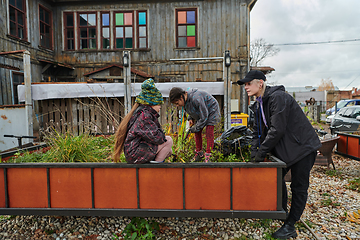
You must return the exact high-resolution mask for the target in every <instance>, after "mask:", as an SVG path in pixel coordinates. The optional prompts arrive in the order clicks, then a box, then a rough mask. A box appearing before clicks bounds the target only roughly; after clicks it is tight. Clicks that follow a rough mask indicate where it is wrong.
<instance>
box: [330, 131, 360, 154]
mask: <svg viewBox="0 0 360 240" xmlns="http://www.w3.org/2000/svg"><path fill="white" fill-rule="evenodd" d="M337 135H338V136H339V137H340V139H339V141H338V143H337V149H336V151H335V152H336V153H338V154H341V155H343V156H345V157H348V158H352V159H355V160H358V161H360V135H357V134H349V133H343V132H337Z"/></svg>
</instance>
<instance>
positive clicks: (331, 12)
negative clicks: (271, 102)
mask: <svg viewBox="0 0 360 240" xmlns="http://www.w3.org/2000/svg"><path fill="white" fill-rule="evenodd" d="M359 9H360V0H258V1H257V2H256V4H255V6H254V8H253V9H252V11H251V12H250V21H251V22H250V41H252V40H254V39H259V38H264V39H265V41H266V42H267V43H271V44H287V43H308V42H328V41H341V40H353V39H359V41H352V42H345V43H327V44H306V45H305V44H304V45H288V46H286V45H285V46H283V45H279V46H276V47H278V48H280V52H279V53H278V54H277V55H276V56H273V57H269V58H266V59H265V60H264V61H263V63H262V64H261V65H262V66H271V67H273V68H275V71H274V72H273V73H271V74H270V75H269V76H268V81H269V82H275V83H276V84H277V85H280V84H282V85H284V86H285V87H303V86H313V87H318V86H319V84H320V82H321V79H325V80H327V79H331V80H332V82H333V84H334V86H336V87H338V88H339V89H341V90H344V89H351V88H352V87H357V88H360V12H359Z"/></svg>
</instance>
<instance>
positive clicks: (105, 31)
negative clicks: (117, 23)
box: [101, 12, 110, 49]
mask: <svg viewBox="0 0 360 240" xmlns="http://www.w3.org/2000/svg"><path fill="white" fill-rule="evenodd" d="M101 43H102V44H101V48H102V49H110V13H109V12H103V13H101Z"/></svg>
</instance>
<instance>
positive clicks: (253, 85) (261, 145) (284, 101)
mask: <svg viewBox="0 0 360 240" xmlns="http://www.w3.org/2000/svg"><path fill="white" fill-rule="evenodd" d="M265 81H266V77H265V75H264V74H263V73H262V72H261V71H258V70H251V71H249V72H248V74H247V75H246V77H245V78H244V79H241V80H239V81H238V82H237V83H238V84H239V85H242V84H245V86H244V88H245V90H246V92H247V94H248V96H256V101H255V103H254V104H253V105H252V106H251V107H250V108H251V109H252V111H253V112H254V113H255V124H254V132H253V140H252V143H251V156H252V161H253V162H262V161H264V159H265V157H266V155H267V154H268V153H271V154H273V155H274V156H275V157H277V158H279V159H280V160H282V161H284V162H285V163H286V168H285V169H284V170H283V183H282V185H283V197H282V206H283V208H284V210H285V211H286V213H287V214H286V215H287V218H286V220H285V222H284V224H283V226H282V227H281V228H280V229H279V230H277V231H276V232H275V233H273V235H272V237H274V238H280V239H289V238H291V237H293V238H295V237H296V236H297V233H296V230H295V226H294V225H295V223H296V222H297V221H298V220H300V217H301V215H302V213H303V211H304V209H305V205H306V201H307V197H308V193H307V190H308V187H309V177H310V171H311V168H312V167H313V165H314V162H315V158H316V154H317V149H319V148H320V146H321V142H320V140H319V137H318V135H317V134H316V132H315V130H314V128H313V127H312V125H311V123H310V122H309V120H308V119H307V117H306V116H305V114H304V112H303V111H302V110H301V108H300V106H299V105H298V103H297V102H296V101H295V99H294V98H293V97H292V96H291V95H289V94H288V93H286V92H285V88H284V86H274V87H269V86H266V83H265ZM289 170H291V185H290V187H291V191H292V199H291V208H290V212H289V213H288V211H287V200H288V196H287V188H286V184H285V181H284V176H285V175H286V173H287V172H288V171H289Z"/></svg>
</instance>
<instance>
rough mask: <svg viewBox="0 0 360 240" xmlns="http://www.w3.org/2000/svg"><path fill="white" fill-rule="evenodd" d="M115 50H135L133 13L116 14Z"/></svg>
mask: <svg viewBox="0 0 360 240" xmlns="http://www.w3.org/2000/svg"><path fill="white" fill-rule="evenodd" d="M114 19H115V21H114V22H115V29H114V37H115V41H114V42H115V48H133V45H134V31H133V27H134V26H133V19H134V16H133V12H115V13H114Z"/></svg>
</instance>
